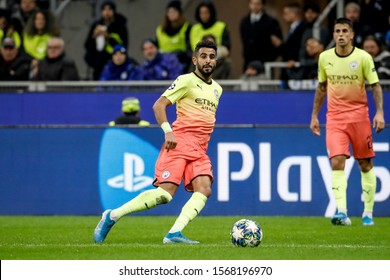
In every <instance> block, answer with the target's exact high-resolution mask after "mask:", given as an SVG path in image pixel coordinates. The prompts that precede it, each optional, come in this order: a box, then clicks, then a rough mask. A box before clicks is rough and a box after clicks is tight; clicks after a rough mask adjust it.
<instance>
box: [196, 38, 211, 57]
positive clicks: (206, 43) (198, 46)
mask: <svg viewBox="0 0 390 280" xmlns="http://www.w3.org/2000/svg"><path fill="white" fill-rule="evenodd" d="M201 48H209V49H213V50H215V53H217V44H215V42H213V41H210V40H202V41H200V42H199V43H197V44H196V47H195V52H194V54H195V55H196V54H198V53H199V50H200V49H201Z"/></svg>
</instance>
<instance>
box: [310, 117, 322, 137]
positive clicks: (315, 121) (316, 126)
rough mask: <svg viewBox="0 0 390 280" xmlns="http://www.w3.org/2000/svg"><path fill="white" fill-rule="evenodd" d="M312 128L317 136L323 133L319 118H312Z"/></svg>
mask: <svg viewBox="0 0 390 280" xmlns="http://www.w3.org/2000/svg"><path fill="white" fill-rule="evenodd" d="M310 129H311V131H313V133H314V134H315V135H317V136H320V135H321V132H320V122H319V121H318V119H317V118H312V119H311V122H310Z"/></svg>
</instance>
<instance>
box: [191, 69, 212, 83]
mask: <svg viewBox="0 0 390 280" xmlns="http://www.w3.org/2000/svg"><path fill="white" fill-rule="evenodd" d="M194 73H195V75H196V76H198V77H199V78H201V79H202V80H203V81H205V83H207V84H209V83H211V76H208V77H205V76H204V75H203V74H202V73H201V72H200V71H198V69H196V70H195V71H194Z"/></svg>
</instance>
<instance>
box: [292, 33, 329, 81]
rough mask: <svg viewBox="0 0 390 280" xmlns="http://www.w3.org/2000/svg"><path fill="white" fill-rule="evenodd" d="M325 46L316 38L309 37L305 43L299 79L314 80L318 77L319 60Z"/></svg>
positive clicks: (300, 61) (300, 62)
mask: <svg viewBox="0 0 390 280" xmlns="http://www.w3.org/2000/svg"><path fill="white" fill-rule="evenodd" d="M324 49H325V46H324V45H323V44H322V43H321V42H320V41H319V40H317V39H316V38H313V37H309V38H307V39H306V42H305V50H306V51H305V53H304V54H303V56H302V57H301V58H300V60H299V64H300V66H299V70H300V72H301V74H300V75H299V76H298V77H297V79H303V80H307V79H309V80H312V79H316V78H317V76H318V58H319V56H320V53H321V52H323V51H324Z"/></svg>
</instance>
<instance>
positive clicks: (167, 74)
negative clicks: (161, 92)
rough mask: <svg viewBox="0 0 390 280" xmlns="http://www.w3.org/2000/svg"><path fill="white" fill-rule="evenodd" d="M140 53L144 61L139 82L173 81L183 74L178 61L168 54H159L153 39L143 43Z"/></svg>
mask: <svg viewBox="0 0 390 280" xmlns="http://www.w3.org/2000/svg"><path fill="white" fill-rule="evenodd" d="M142 53H143V56H144V58H145V61H144V63H143V65H142V66H141V73H140V79H141V80H175V79H176V77H177V76H178V75H180V74H182V73H183V66H182V65H181V64H180V62H179V59H178V58H177V57H176V56H175V55H173V54H170V53H160V52H159V50H158V47H157V42H156V41H155V40H153V39H146V40H144V41H143V43H142Z"/></svg>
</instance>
